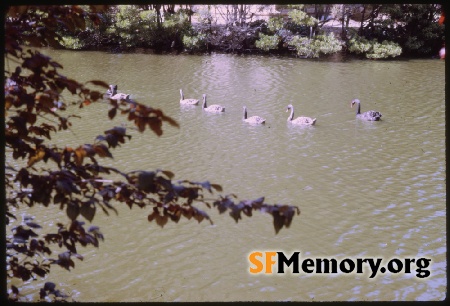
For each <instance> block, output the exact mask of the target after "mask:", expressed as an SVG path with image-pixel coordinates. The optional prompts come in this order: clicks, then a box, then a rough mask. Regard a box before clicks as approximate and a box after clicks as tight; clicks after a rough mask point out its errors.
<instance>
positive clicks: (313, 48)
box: [288, 33, 342, 57]
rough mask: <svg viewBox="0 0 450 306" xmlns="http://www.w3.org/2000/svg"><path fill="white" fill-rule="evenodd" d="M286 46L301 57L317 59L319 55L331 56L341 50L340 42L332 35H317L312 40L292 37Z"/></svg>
mask: <svg viewBox="0 0 450 306" xmlns="http://www.w3.org/2000/svg"><path fill="white" fill-rule="evenodd" d="M288 45H290V46H293V47H294V48H295V49H296V51H297V54H298V55H299V56H301V57H319V55H320V54H331V53H336V52H339V51H340V50H342V42H341V41H340V40H338V39H337V38H336V37H335V36H334V34H333V33H330V34H328V35H317V36H316V37H315V38H313V39H309V38H307V37H300V36H298V35H296V36H294V37H293V38H292V39H291V40H290V41H289V42H288Z"/></svg>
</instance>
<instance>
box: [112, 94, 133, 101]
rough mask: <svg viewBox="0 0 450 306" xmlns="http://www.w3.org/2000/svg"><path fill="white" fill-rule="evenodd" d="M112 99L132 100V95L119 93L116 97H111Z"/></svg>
mask: <svg viewBox="0 0 450 306" xmlns="http://www.w3.org/2000/svg"><path fill="white" fill-rule="evenodd" d="M110 99H113V100H129V99H130V95H129V94H124V93H121V92H119V93H116V94H115V95H114V96H111V97H110Z"/></svg>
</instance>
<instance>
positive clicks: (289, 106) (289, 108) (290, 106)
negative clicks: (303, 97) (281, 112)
mask: <svg viewBox="0 0 450 306" xmlns="http://www.w3.org/2000/svg"><path fill="white" fill-rule="evenodd" d="M293 108H294V107H293V106H292V104H289V105H288V106H287V109H286V112H288V111H289V110H291V109H293Z"/></svg>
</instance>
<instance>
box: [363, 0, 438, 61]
mask: <svg viewBox="0 0 450 306" xmlns="http://www.w3.org/2000/svg"><path fill="white" fill-rule="evenodd" d="M441 12H442V6H441V5H440V4H383V5H378V6H375V7H374V10H373V11H372V13H371V16H370V20H369V22H368V24H367V25H366V26H365V27H363V30H362V31H361V32H362V34H363V36H365V37H366V38H368V39H377V40H378V41H380V42H381V41H384V40H387V41H392V42H395V43H398V44H399V45H400V46H401V47H402V50H403V53H404V54H405V55H409V56H431V55H435V54H437V52H438V50H439V49H440V48H441V46H442V43H443V42H444V41H445V36H444V35H445V34H444V32H445V27H444V26H441V25H440V24H439V22H438V21H439V17H440V16H441Z"/></svg>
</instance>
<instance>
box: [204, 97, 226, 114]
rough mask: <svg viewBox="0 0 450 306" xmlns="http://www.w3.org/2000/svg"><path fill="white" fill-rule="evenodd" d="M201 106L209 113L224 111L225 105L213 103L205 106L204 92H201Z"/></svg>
mask: <svg viewBox="0 0 450 306" xmlns="http://www.w3.org/2000/svg"><path fill="white" fill-rule="evenodd" d="M202 108H203V110H204V111H205V112H210V113H221V112H224V111H225V107H223V106H220V105H218V104H213V105H210V106H206V94H203V104H202Z"/></svg>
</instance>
